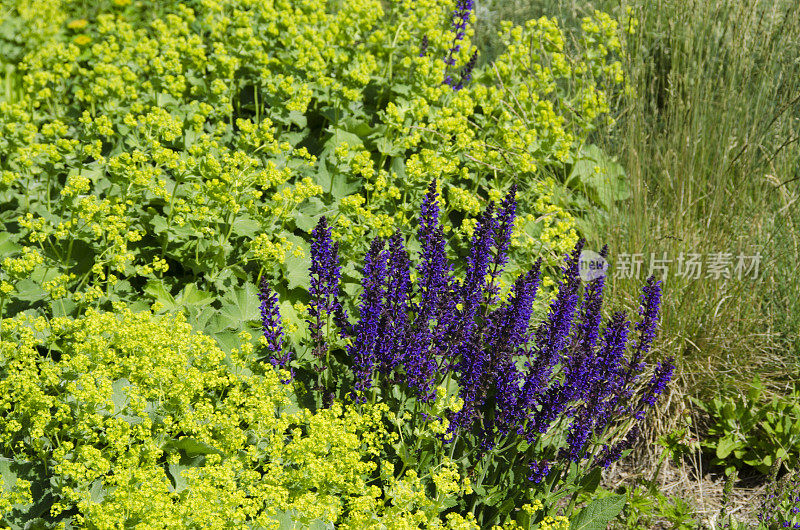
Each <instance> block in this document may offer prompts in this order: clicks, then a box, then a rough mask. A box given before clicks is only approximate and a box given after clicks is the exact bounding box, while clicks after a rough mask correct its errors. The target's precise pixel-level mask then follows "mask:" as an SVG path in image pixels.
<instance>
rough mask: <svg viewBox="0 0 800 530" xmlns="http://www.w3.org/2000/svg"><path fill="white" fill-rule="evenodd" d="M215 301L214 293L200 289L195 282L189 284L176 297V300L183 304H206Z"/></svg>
mask: <svg viewBox="0 0 800 530" xmlns="http://www.w3.org/2000/svg"><path fill="white" fill-rule="evenodd" d="M213 301H214V295H213V294H211V293H207V292H205V291H201V290H199V289H198V288H197V285H195V284H193V283H190V284H187V285H186V286H185V287H184V288H183V290H182V291H181V292H180V293H178V296H177V298H176V302H178V303H179V304H181V305H183V306H206V305H208V304H210V303H211V302H213Z"/></svg>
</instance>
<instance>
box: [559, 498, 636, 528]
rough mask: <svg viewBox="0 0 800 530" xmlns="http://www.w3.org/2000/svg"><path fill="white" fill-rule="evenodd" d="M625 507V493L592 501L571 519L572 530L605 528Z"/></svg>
mask: <svg viewBox="0 0 800 530" xmlns="http://www.w3.org/2000/svg"><path fill="white" fill-rule="evenodd" d="M624 507H625V496H624V495H613V496H611V497H605V498H603V499H597V500H595V501H593V502H591V503H590V504H589V505H588V506H586V507H585V508H584V509H583V510H581V511H580V512H579V513H578V515H576V516H575V517H573V518H572V520H571V521H570V525H569V527H570V530H605V528H606V527H607V526H608V523H609V522H610V521H611V520H612V519H613V518H614V517H616V516H617V515H618V514H619V512H621V511H622V508H624Z"/></svg>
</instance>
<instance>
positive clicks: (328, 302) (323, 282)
mask: <svg viewBox="0 0 800 530" xmlns="http://www.w3.org/2000/svg"><path fill="white" fill-rule="evenodd" d="M338 248H339V245H338V244H337V243H334V242H333V240H332V239H331V228H330V226H329V225H328V220H327V219H326V218H325V217H324V216H323V217H320V220H319V222H318V223H317V226H316V227H315V228H314V230H312V231H311V266H310V267H309V276H310V278H311V285H310V289H309V295H310V297H311V301H310V302H309V306H308V314H309V317H310V319H309V320H308V327H309V332H310V333H311V338H312V340H313V341H314V350H313V352H314V356H315V357H317V359H320V360H321V359H322V357H323V356H324V355H325V353H326V352H327V350H328V343H327V340H326V338H325V336H324V330H323V328H324V326H325V321H324V318H325V317H326V316H327V315H329V314H333V315H339V319H340V320H341V319H342V318H344V320H346V316H345V313H344V310H343V309H342V307H341V303H340V302H339V279H340V271H341V268H340V267H339V256H338ZM337 324H338V322H337Z"/></svg>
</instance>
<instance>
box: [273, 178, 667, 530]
mask: <svg viewBox="0 0 800 530" xmlns="http://www.w3.org/2000/svg"><path fill="white" fill-rule="evenodd" d="M436 190H437V187H436V182H435V181H434V182H432V183H431V184H430V186H429V188H428V192H427V194H426V195H425V197H424V200H423V202H422V207H421V213H420V216H419V228H418V231H417V237H418V240H419V245H420V249H421V250H420V251H419V255H418V260H417V262H416V264H412V261H411V258H410V256H409V252H408V251H407V249H406V242H405V240H404V238H403V236H402V235H401V234H400V233H399V232H398V233H395V234H394V235H392V236H391V237H389V238H388V239H384V238H375V239H374V240H373V241H372V243H371V244H370V246H369V251H368V252H367V255H366V256H365V257H364V261H363V270H362V286H363V288H362V290H361V293H360V296H359V298H358V303H357V307H358V312H359V315H358V318H357V319H353V318H351V316H350V315H348V314H347V312H346V310H345V309H344V307H345V304H344V303H343V300H342V297H341V293H340V291H339V281H340V269H341V266H340V263H339V258H338V254H337V250H338V247H337V244H336V243H335V242H333V241H332V238H331V234H330V227H329V225H328V223H327V220H326V219H325V218H324V217H322V218H321V219H320V220H319V223H318V224H317V226H316V228H315V229H314V231H313V232H312V241H313V243H312V246H311V267H310V274H311V289H310V303H309V309H308V314H309V320H308V325H309V331H310V344H309V345H310V349H311V351H312V353H313V355H312V357H311V361H310V363H307V364H301V363H300V362H299V360H291V355H290V354H289V353H287V352H286V348H285V345H284V340H283V332H282V329H281V322H280V314H279V311H278V307H277V302H278V300H277V296H276V295H275V294H274V293H272V292H271V291H270V289H269V286H268V285H267V284H266V283H265V282H262V285H261V300H262V314H263V316H264V318H263V324H264V326H263V327H264V335H265V341H266V344H267V351H266V358H267V360H268V361H269V362H271V363H272V364H274V365H275V366H279V367H282V368H289V369H291V370H292V373H293V377H297V378H298V379H301V380H303V379H305V381H307V382H308V395H311V396H313V400H314V401H315V402H316V403H318V404H319V403H324V404H326V405H328V404H330V403H331V402H332V401H333V400H334V398H335V397H336V396H338V397H340V398H341V399H345V400H352V401H354V402H355V403H357V404H363V403H366V402H369V403H370V404H373V403H376V402H384V403H387V404H388V405H389V406H390V409H391V410H393V411H394V412H396V413H397V415H398V416H402V417H404V418H405V419H406V420H410V421H408V422H406V423H403V422H398V423H397V428H398V431H399V433H400V436H401V438H402V440H404V443H401V444H397V445H395V446H394V451H395V455H396V457H397V458H399V459H400V460H401V461H402V463H403V469H406V468H416V470H417V472H419V473H420V474H424V473H426V472H428V471H429V470H431V469H435V468H436V467H437V466H438V465H439V463H440V462H441V461H443V459H448V460H454V461H456V462H457V463H458V464H459V466H461V468H462V469H464V471H465V472H466V473H467V474H468V475H469V476H470V477H477V478H476V483H475V486H474V490H475V491H474V493H472V494H471V495H467V496H465V497H464V498H462V499H460V500H459V503H458V504H457V505H455V506H453V508H452V509H453V510H458V511H461V512H462V513H463V511H464V510H467V511H469V512H470V513H474V514H475V516H476V519H477V521H478V523H479V524H481V525H484V526H485V525H489V524H491V523H494V522H502V521H503V520H508V518H509V517H510V516H511V512H512V510H513V508H514V507H518V506H520V505H521V504H523V503H524V502H527V501H532V500H535V499H536V500H541V501H542V502H543V503H544V505H545V506H550V507H551V508H550V511H547V510H544V511H542V512H541V513H540V514H539V517H544V516H548V515H549V516H552V515H554V514H553V513H552V511H553V508H552V506H553V505H554V502H555V501H556V500H557V499H559V498H561V497H564V496H566V495H570V494H572V500H571V502H570V504H569V506H568V508H567V511H566V516H567V517H569V516H570V515H571V514H572V511H573V509H574V508H575V503H576V499H577V495H578V493H580V492H581V491H586V490H587V489H590V490H591V489H592V488H593V487H596V484H597V481H598V480H599V474H600V472H601V469H602V468H604V467H607V466H608V465H610V464H611V463H612V462H615V461H616V460H618V459H619V458H620V457H621V456H622V455H623V454H625V452H626V451H627V450H629V449H630V447H631V445H632V444H633V442H634V441H635V440H636V437H637V435H638V427H637V424H638V423H639V422H640V421H641V420H642V419H643V417H644V415H645V414H646V412H647V411H648V410H649V409H651V408H652V407H653V406H654V404H655V402H656V399H657V397H658V395H659V394H661V393H662V392H663V390H664V388H665V386H666V384H667V383H668V382H669V380H670V379H671V377H672V373H673V369H674V365H673V363H672V359H669V360H666V361H663V362H659V363H657V364H656V365H655V368H654V369H652V370H650V371H649V373H650V377H649V378H647V377H643V374H644V373H645V367H646V364H645V359H646V358H647V355H648V352H649V350H650V347H651V345H652V343H653V340H654V338H655V335H656V327H657V321H658V312H659V306H660V303H661V286H660V282H656V281H655V279H654V278H653V277H651V278H649V279H648V280H647V283H646V284H645V286H644V288H643V290H642V296H641V304H640V308H639V316H640V318H639V320H638V321H637V322H635V323H633V325H632V324H631V322H630V321H629V320H628V318H627V316H626V315H625V313H624V312H616V313H613V314H612V315H611V316H610V317H609V318H608V319H607V320H606V321H605V324H604V325H602V323H603V318H602V302H603V289H604V287H605V278H604V277H599V278H597V279H594V280H592V281H590V282H588V284H587V285H585V286H582V284H581V280H580V276H579V258H580V254H581V251H582V248H583V245H584V243H583V241H582V240H581V241H579V242H578V243H577V245H576V246H575V248H574V250H573V251H572V252H571V253H570V254H569V255H568V256H567V257H566V259H565V263H564V267H563V269H562V272H563V277H562V279H561V282H560V283H559V285H558V292H557V294H556V296H555V298H554V299H553V300H552V301H551V303H550V311H549V314H548V315H547V317H546V319H545V320H544V321H543V322H541V323H540V324H539V325H538V326H532V325H531V316H532V311H533V303H534V299H535V297H536V294H537V291H538V290H539V286H540V282H541V270H542V262H541V260H539V261H537V262H536V263H534V264H533V266H532V267H531V268H530V269H529V270H528V271H526V272H523V273H521V274H520V275H519V276H518V277H517V279H516V281H515V283H514V285H513V287H512V288H511V290H510V292H509V293H507V294H501V289H500V284H499V277H500V274H501V273H502V271H503V269H504V267H505V266H506V265H507V263H508V254H507V253H508V247H509V241H510V238H511V233H512V231H513V227H514V220H515V215H516V207H517V205H516V188H515V186H512V187H511V190H510V191H509V192H508V194H507V195H506V196H505V198H504V199H503V200H502V201H501V202H500V203H499V204H497V205H495V204H494V203H491V202H490V203H489V205H488V206H487V208H486V209H485V211H484V212H483V214H482V215H481V216H480V218H479V219H478V221H477V224H476V228H475V231H474V235H473V237H472V242H471V250H470V252H469V255H468V257H467V260H466V266H465V273H464V275H463V277H460V278H459V277H456V275H455V274H454V272H453V271H454V264H452V263H451V262H450V261H449V260H448V258H447V255H446V240H445V236H444V230H443V228H442V226H441V224H440V221H439V203H438V193H437V191H436ZM607 252H608V250H607V248H604V249H603V251H602V252H601V255H603V256H605V255H606V254H607ZM412 277H413V278H415V281H412ZM626 351H627V354H626ZM295 369H296V370H297V371H296V372H295ZM343 381H344V382H345V383H344V384H343ZM437 388H443V389H445V391H446V392H447V394H448V395H452V396H456V395H457V396H458V398H460V400H461V402H462V407H461V408H460V409H459V410H456V411H453V412H452V413H450V414H449V415H448V416H447V417H433V418H432V417H430V416H428V415H425V414H421V413H419V412H420V406H422V405H423V404H425V403H427V402H429V401H430V400H432V399H433V398H434V397H435V395H436V393H435V391H434V389H437ZM430 421H435V422H438V423H439V424H441V425H443V426H446V428H443V429H442V432H441V434H440V435H438V436H437V437H436V439H435V440H434V439H429V440H419V439H415V433H416V432H418V430H419V428H420V426H421V425H425V424H427V423H428V422H430ZM592 484H593V486H592ZM604 501H605V502H606V503H608V502H616V501H620V502H624V501H622V499H616V500H615V499H612V501H609V500H607V499H604ZM598 502H599V501H598ZM621 507H622V504H619V506H618V508H620V509H621ZM617 511H619V510H617ZM609 512H613V510H609ZM586 513H589V512H588V511H587V512H586ZM586 517H588V515H586ZM611 517H613V514H612V515H611Z"/></svg>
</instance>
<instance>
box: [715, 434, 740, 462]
mask: <svg viewBox="0 0 800 530" xmlns="http://www.w3.org/2000/svg"><path fill="white" fill-rule="evenodd" d="M738 446H739V443H738V442H737V441H736V440H734V438H733V436H731V435H728V436H723V437H722V438H720V439H719V442H717V458H719V459H720V460H724V459H725V458H727V457H728V455H729V454H731V452H732V451H733V450H734V449H736V448H737V447H738Z"/></svg>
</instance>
